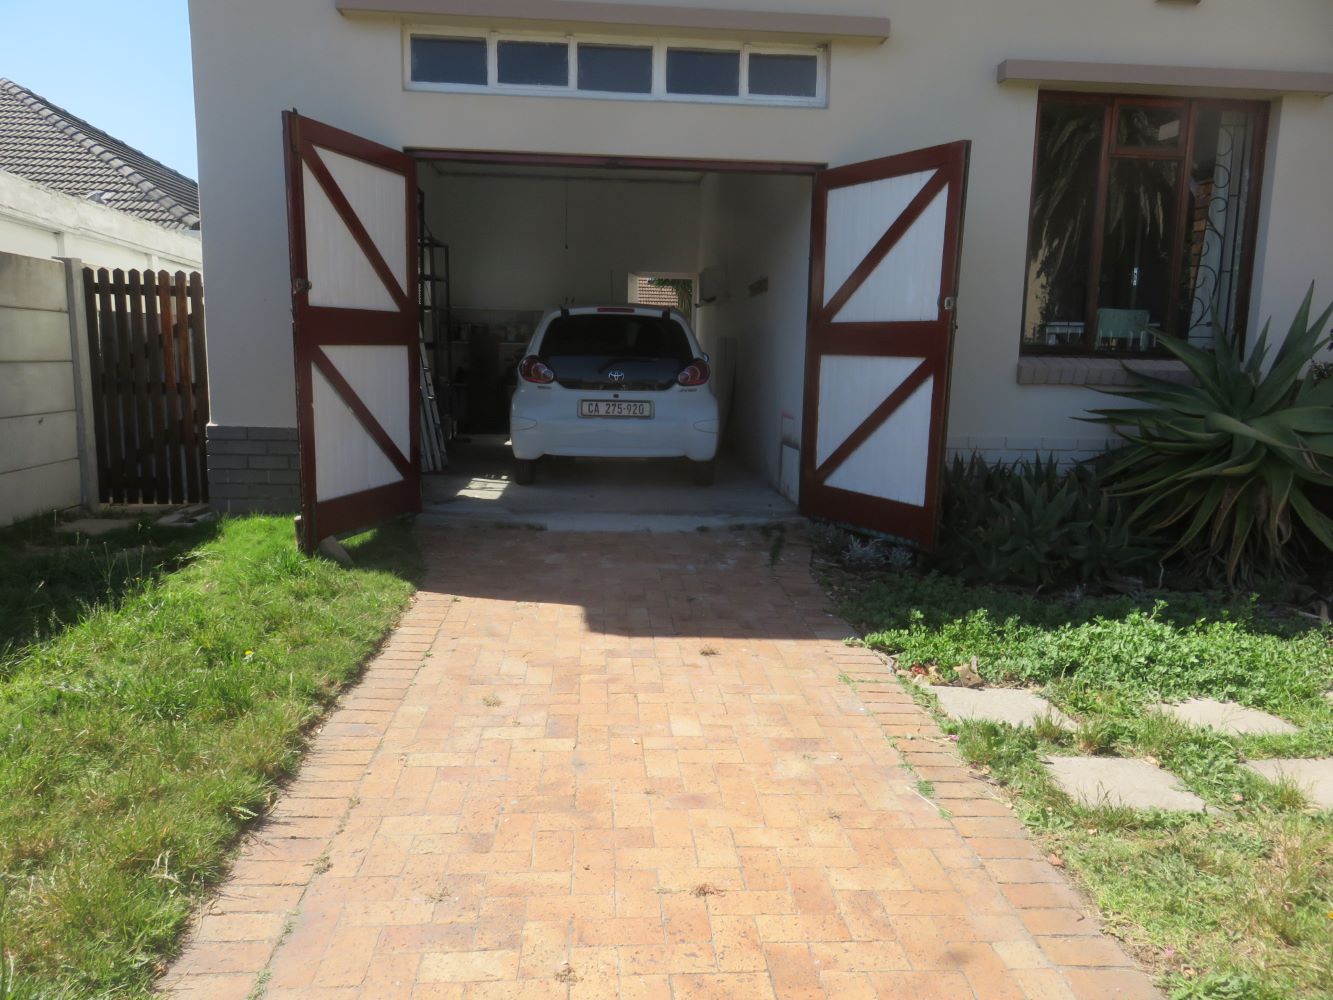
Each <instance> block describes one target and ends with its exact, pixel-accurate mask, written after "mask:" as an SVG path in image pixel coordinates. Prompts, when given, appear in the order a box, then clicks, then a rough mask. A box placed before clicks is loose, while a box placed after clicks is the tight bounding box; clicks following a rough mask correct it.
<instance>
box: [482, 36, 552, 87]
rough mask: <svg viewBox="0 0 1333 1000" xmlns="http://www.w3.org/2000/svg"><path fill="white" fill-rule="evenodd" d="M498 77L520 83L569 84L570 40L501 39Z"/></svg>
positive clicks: (497, 60) (503, 80)
mask: <svg viewBox="0 0 1333 1000" xmlns="http://www.w3.org/2000/svg"><path fill="white" fill-rule="evenodd" d="M496 80H497V82H499V83H505V84H510V85H513V86H518V87H524V86H526V87H568V86H569V44H568V43H567V42H505V41H502V42H499V43H497V45H496Z"/></svg>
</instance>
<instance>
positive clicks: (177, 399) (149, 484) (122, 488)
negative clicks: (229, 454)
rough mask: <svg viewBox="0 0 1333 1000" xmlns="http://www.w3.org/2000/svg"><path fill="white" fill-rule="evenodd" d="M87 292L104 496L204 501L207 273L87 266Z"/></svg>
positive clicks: (130, 500) (127, 500) (118, 500)
mask: <svg viewBox="0 0 1333 1000" xmlns="http://www.w3.org/2000/svg"><path fill="white" fill-rule="evenodd" d="M83 288H84V296H85V302H86V307H87V316H88V348H89V352H88V353H89V359H90V362H91V363H90V366H89V367H90V369H91V370H90V373H89V374H90V377H91V379H92V387H93V424H94V426H95V428H96V432H97V474H98V489H99V494H100V498H101V501H102V502H103V503H113V504H138V503H200V502H203V501H206V500H207V499H208V462H207V456H206V454H205V450H204V429H205V427H206V426H207V424H208V372H207V365H206V362H205V354H204V284H203V279H202V278H201V277H200V276H199V274H198V273H197V272H196V273H192V274H190V275H186V274H185V273H184V272H181V271H178V272H177V273H176V274H174V275H172V274H168V273H167V272H166V271H144V272H142V273H140V272H139V271H130V272H128V273H126V272H124V271H120V270H116V271H110V272H108V271H107V270H106V268H102V269H101V270H98V271H96V272H94V271H93V269H92V268H84V269H83Z"/></svg>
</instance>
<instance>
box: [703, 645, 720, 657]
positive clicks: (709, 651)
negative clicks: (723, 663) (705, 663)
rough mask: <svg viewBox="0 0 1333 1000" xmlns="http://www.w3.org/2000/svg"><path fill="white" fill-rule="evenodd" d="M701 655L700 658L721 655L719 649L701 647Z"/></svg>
mask: <svg viewBox="0 0 1333 1000" xmlns="http://www.w3.org/2000/svg"><path fill="white" fill-rule="evenodd" d="M699 655H700V656H717V655H719V654H718V651H717V648H716V647H714V646H701V647H700V648H699Z"/></svg>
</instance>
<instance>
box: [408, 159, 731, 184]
mask: <svg viewBox="0 0 1333 1000" xmlns="http://www.w3.org/2000/svg"><path fill="white" fill-rule="evenodd" d="M426 162H428V163H429V164H430V166H431V169H433V170H434V171H435V172H436V173H437V174H439V175H440V176H441V177H528V178H533V177H540V178H544V179H547V180H568V181H625V182H629V183H641V184H642V183H653V184H698V183H700V182H701V181H702V180H703V177H704V175H703V174H702V173H701V172H699V171H694V170H647V169H643V168H630V169H626V168H623V167H616V168H613V167H564V166H550V167H543V166H521V165H515V164H506V163H495V164H479V163H451V162H449V161H446V160H429V161H426Z"/></svg>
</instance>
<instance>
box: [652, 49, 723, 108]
mask: <svg viewBox="0 0 1333 1000" xmlns="http://www.w3.org/2000/svg"><path fill="white" fill-rule="evenodd" d="M667 91H668V92H670V93H672V94H708V95H716V96H723V97H736V96H738V95H739V94H740V91H741V54H740V53H739V52H725V51H721V50H718V49H668V50H667Z"/></svg>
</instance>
